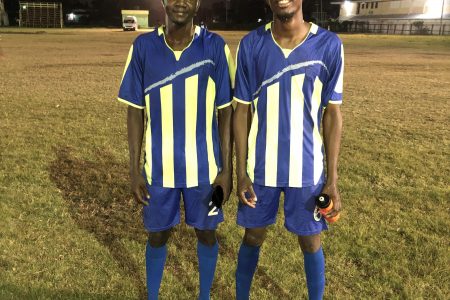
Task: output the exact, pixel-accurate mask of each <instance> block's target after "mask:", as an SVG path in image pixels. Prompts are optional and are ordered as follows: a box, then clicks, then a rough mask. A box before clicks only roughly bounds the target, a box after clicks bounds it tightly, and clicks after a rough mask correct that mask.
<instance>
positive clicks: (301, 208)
mask: <svg viewBox="0 0 450 300" xmlns="http://www.w3.org/2000/svg"><path fill="white" fill-rule="evenodd" d="M322 188H323V184H318V185H315V186H309V187H304V188H291V187H268V186H262V185H257V184H254V185H253V189H254V190H255V194H256V197H257V199H258V201H257V202H256V208H251V207H249V206H247V205H245V204H242V203H241V202H239V207H238V216H237V223H238V225H240V226H243V227H245V228H255V227H265V226H268V225H272V224H274V223H275V222H276V218H277V212H278V206H279V203H280V194H281V192H283V193H284V226H285V227H286V229H287V230H289V231H290V232H292V233H295V234H296V235H302V236H305V235H314V234H318V233H320V232H322V231H323V230H326V229H328V227H327V224H326V222H325V220H324V219H323V218H322V216H321V215H320V213H318V210H317V209H316V204H315V197H317V196H318V195H319V194H320V192H321V191H322Z"/></svg>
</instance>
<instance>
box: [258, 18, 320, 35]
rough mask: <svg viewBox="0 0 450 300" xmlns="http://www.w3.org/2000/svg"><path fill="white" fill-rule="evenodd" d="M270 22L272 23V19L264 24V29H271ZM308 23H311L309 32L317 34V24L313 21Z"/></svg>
mask: <svg viewBox="0 0 450 300" xmlns="http://www.w3.org/2000/svg"><path fill="white" fill-rule="evenodd" d="M272 23H273V21H271V22H269V23H267V24H266V31H269V30H270V31H272ZM309 24H311V28H309V33H312V34H317V31H318V30H319V26H317V25H316V24H314V23H313V22H309ZM309 33H308V35H309Z"/></svg>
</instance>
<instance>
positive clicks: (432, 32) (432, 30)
mask: <svg viewBox="0 0 450 300" xmlns="http://www.w3.org/2000/svg"><path fill="white" fill-rule="evenodd" d="M433 34H434V24H431V35H433Z"/></svg>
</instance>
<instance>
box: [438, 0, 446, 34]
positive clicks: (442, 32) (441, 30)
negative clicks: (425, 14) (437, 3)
mask: <svg viewBox="0 0 450 300" xmlns="http://www.w3.org/2000/svg"><path fill="white" fill-rule="evenodd" d="M444 4H445V0H442V9H441V27H439V35H444V28H443V27H442V25H443V19H444Z"/></svg>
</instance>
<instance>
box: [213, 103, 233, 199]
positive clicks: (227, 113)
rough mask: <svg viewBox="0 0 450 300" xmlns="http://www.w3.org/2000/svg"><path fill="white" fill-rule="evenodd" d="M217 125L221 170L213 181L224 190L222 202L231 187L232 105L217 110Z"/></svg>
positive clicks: (226, 197) (227, 195) (228, 194)
mask: <svg viewBox="0 0 450 300" xmlns="http://www.w3.org/2000/svg"><path fill="white" fill-rule="evenodd" d="M217 118H218V125H219V135H220V150H221V154H222V171H221V172H220V174H219V175H217V177H216V180H215V181H214V184H215V185H220V186H221V187H222V189H223V192H224V202H226V201H228V198H229V197H230V193H231V190H232V188H233V161H232V153H233V136H232V129H231V126H232V124H231V121H232V118H233V107H232V106H231V105H230V106H227V107H225V108H222V109H219V111H218V116H217Z"/></svg>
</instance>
